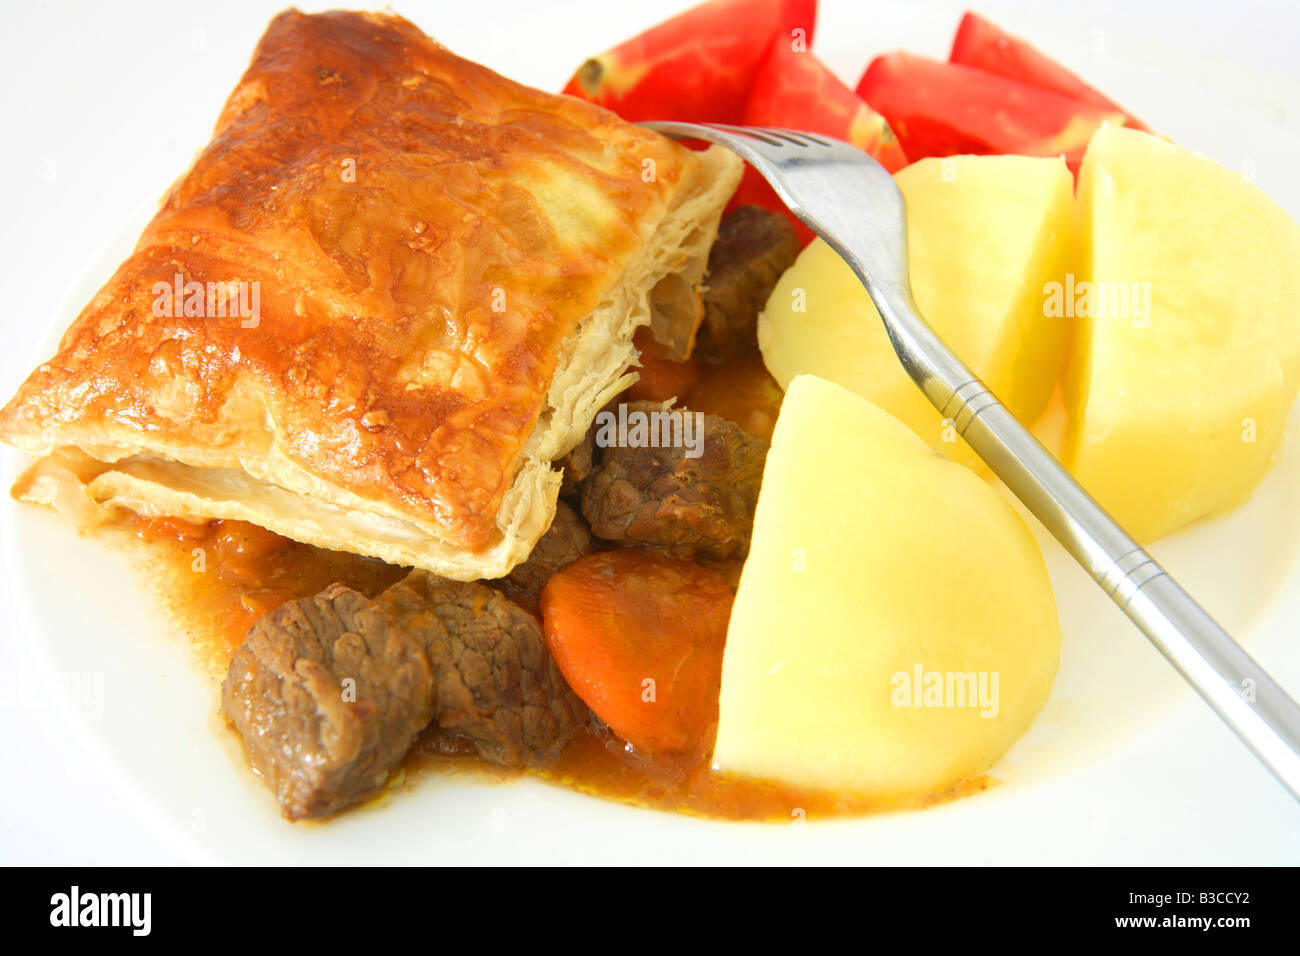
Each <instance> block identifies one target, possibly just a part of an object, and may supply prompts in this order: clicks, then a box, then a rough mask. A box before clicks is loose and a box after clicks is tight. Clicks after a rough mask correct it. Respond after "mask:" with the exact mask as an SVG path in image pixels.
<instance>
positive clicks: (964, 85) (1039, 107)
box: [857, 52, 1124, 173]
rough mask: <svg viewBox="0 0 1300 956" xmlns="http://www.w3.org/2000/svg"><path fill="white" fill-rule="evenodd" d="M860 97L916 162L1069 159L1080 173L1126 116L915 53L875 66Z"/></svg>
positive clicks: (865, 75) (877, 62) (892, 56)
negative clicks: (1101, 135) (1103, 133)
mask: <svg viewBox="0 0 1300 956" xmlns="http://www.w3.org/2000/svg"><path fill="white" fill-rule="evenodd" d="M857 91H858V95H859V96H861V97H862V98H863V99H864V100H866V101H867V102H868V103H870V104H871V106H872V107H873V108H874V109H876V110H877V111H878V112H880V113H881V114H882V115H883V116H884V117H885V119H887V120H888V121H889V125H890V126H891V127H892V128H893V130H894V132H895V133H897V134H898V138H899V141H900V142H901V143H902V145H903V152H905V153H906V154H907V155H908V157H909V158H910V159H912V160H914V161H915V160H917V159H921V158H923V157H926V156H953V155H956V154H959V153H975V154H990V153H1011V154H1017V155H1022V156H1061V155H1064V156H1065V161H1066V163H1067V164H1068V165H1069V167H1070V169H1071V170H1072V171H1073V172H1076V173H1077V172H1078V169H1079V164H1080V163H1081V162H1082V160H1083V152H1084V150H1085V149H1086V148H1087V146H1088V140H1090V139H1091V138H1092V134H1093V133H1094V132H1095V131H1096V130H1097V128H1098V127H1099V126H1101V125H1102V124H1103V123H1116V124H1119V123H1123V122H1124V114H1123V113H1121V112H1117V111H1114V110H1107V109H1103V108H1101V107H1097V106H1093V105H1090V104H1088V103H1080V102H1079V101H1078V100H1072V99H1070V98H1068V97H1065V96H1061V95H1060V94H1059V93H1052V92H1049V91H1047V90H1040V89H1037V88H1035V87H1032V86H1028V85H1026V84H1024V83H1017V82H1016V81H1014V80H1009V79H1007V78H1006V77H1003V76H997V75H996V74H993V73H986V72H984V71H983V70H976V69H972V68H971V67H968V66H961V65H959V64H956V63H945V62H943V61H941V60H931V59H929V58H927V57H922V56H914V55H913V54H910V53H903V52H897V53H888V54H885V55H884V56H878V57H876V58H875V59H874V60H872V61H871V64H870V65H869V66H868V67H867V69H866V72H865V73H863V74H862V79H861V80H859V82H858V88H857Z"/></svg>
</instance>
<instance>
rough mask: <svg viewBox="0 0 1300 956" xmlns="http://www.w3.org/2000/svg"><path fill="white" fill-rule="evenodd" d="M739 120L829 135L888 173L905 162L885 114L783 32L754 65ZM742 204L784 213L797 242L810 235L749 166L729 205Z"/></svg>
mask: <svg viewBox="0 0 1300 956" xmlns="http://www.w3.org/2000/svg"><path fill="white" fill-rule="evenodd" d="M743 124H744V125H745V126H777V127H781V128H784V129H799V130H804V131H806V132H809V133H822V134H824V135H826V136H833V137H834V138H836V139H841V140H844V141H845V142H847V143H852V144H853V145H854V146H856V147H858V148H859V149H861V150H862V151H863V152H865V153H869V154H870V155H872V156H874V157H875V158H876V159H877V160H878V161H879V162H880V164H881V165H882V166H884V167H885V168H886V169H887V170H889V171H890V172H891V173H892V172H896V171H897V170H899V169H902V168H903V167H904V166H906V165H907V156H906V155H904V153H903V148H902V146H901V145H900V144H899V142H898V138H897V137H896V136H895V135H894V133H893V130H891V129H890V128H889V124H888V123H886V122H885V118H884V117H883V116H881V115H880V114H879V113H877V112H876V111H875V110H873V109H872V108H871V107H870V106H868V105H867V103H866V102H865V101H864V100H863V99H862V98H861V97H860V96H858V95H857V94H856V93H854V92H853V91H852V90H851V89H849V88H848V87H847V86H846V85H845V84H844V83H842V82H840V80H839V78H838V77H836V76H835V74H834V73H832V72H831V71H830V70H829V69H828V68H827V67H826V65H825V64H823V63H822V62H821V60H819V59H817V57H816V56H814V55H813V54H812V53H809V52H807V50H806V48H805V49H803V50H802V51H801V50H799V49H796V48H795V47H794V45H793V44H791V43H789V42H787V41H786V40H785V38H783V37H777V38H776V39H774V40H773V41H772V43H771V45H770V46H769V47H768V50H767V53H766V54H765V55H764V57H763V60H762V62H761V63H760V64H759V67H758V71H757V72H756V73H755V75H754V82H753V85H752V86H751V87H750V91H749V100H748V102H747V103H746V104H745V113H744V118H743ZM745 204H752V205H758V206H762V207H763V208H764V209H770V210H771V211H773V212H780V213H785V214H786V215H787V216H789V218H790V221H791V222H792V223H794V227H795V231H796V232H797V233H798V234H799V243H800V245H805V246H806V245H807V244H808V243H810V242H811V241H812V240H813V231H812V230H811V229H809V228H808V227H807V226H805V225H804V224H803V223H802V222H800V221H799V220H798V219H797V218H796V217H795V216H793V215H791V214H790V213H789V212H788V211H787V210H786V207H785V203H783V202H782V201H781V199H780V197H779V196H777V194H776V190H774V189H773V188H772V187H771V186H769V185H768V183H767V180H765V179H764V178H763V177H762V176H760V175H759V174H758V173H757V172H755V171H754V170H753V169H752V168H750V167H746V168H745V176H744V179H742V180H741V183H740V188H739V189H737V190H736V195H735V197H734V198H733V199H732V201H731V205H730V206H729V207H728V208H735V207H736V206H740V205H745Z"/></svg>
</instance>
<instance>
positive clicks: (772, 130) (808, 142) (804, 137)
mask: <svg viewBox="0 0 1300 956" xmlns="http://www.w3.org/2000/svg"><path fill="white" fill-rule="evenodd" d="M756 128H757V129H759V130H761V131H762V132H763V133H764V134H766V135H768V136H773V137H776V138H777V139H780V140H782V141H784V142H787V143H791V144H793V145H795V146H801V147H807V146H831V145H833V144H832V143H831V142H830V141H829V140H826V139H823V138H822V137H820V136H816V135H814V134H812V133H807V132H804V131H803V130H798V129H778V128H776V127H772V126H762V127H756Z"/></svg>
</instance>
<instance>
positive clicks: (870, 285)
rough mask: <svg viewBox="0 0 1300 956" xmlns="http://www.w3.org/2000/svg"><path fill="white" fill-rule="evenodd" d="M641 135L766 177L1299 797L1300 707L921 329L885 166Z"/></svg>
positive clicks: (1024, 486)
mask: <svg viewBox="0 0 1300 956" xmlns="http://www.w3.org/2000/svg"><path fill="white" fill-rule="evenodd" d="M643 125H645V126H648V127H650V128H651V129H655V130H658V131H659V132H661V133H665V134H667V135H670V136H677V137H683V138H689V139H698V140H705V141H707V142H710V143H717V144H718V145H720V146H725V147H726V148H727V149H730V150H732V151H733V152H735V153H737V154H739V155H740V157H741V158H743V159H744V160H745V161H747V162H748V163H749V164H750V165H751V166H753V167H754V168H755V169H757V170H758V171H759V172H760V173H762V174H763V176H764V177H765V178H766V179H767V181H768V182H770V183H771V184H772V186H773V188H775V189H776V192H777V194H778V195H779V196H780V197H781V199H782V201H784V202H785V204H786V205H787V206H789V208H790V211H791V212H793V213H794V214H795V215H796V216H798V217H799V218H800V219H801V220H803V222H805V223H806V224H807V225H808V226H809V228H811V229H812V230H813V231H814V232H816V233H817V234H818V235H819V236H821V237H822V238H823V239H825V240H826V241H827V242H828V243H830V245H831V246H832V247H833V248H834V249H835V251H836V252H838V253H839V254H840V256H841V257H843V259H844V261H845V262H847V263H848V265H849V266H850V268H852V269H853V271H854V272H855V273H856V274H857V276H858V278H859V279H860V280H862V284H863V285H864V286H865V287H866V289H867V293H868V295H870V296H871V300H872V301H873V302H874V303H875V304H876V308H877V309H878V310H879V312H880V316H881V318H882V319H883V320H884V323H885V329H886V330H887V331H888V333H889V339H890V341H891V342H892V343H893V346H894V351H895V352H897V353H898V358H899V360H900V361H901V362H902V363H903V367H904V368H905V369H907V373H908V374H909V375H910V376H911V377H912V379H913V381H915V382H916V384H917V385H918V386H919V387H920V388H921V391H923V392H924V393H925V395H926V397H927V398H928V399H929V400H930V401H931V403H933V405H934V407H935V408H937V409H938V410H939V412H940V413H941V414H942V415H943V416H944V418H946V419H950V420H951V421H952V422H953V424H954V426H955V428H956V430H957V432H958V433H959V434H960V435H961V436H962V437H963V438H964V439H965V440H966V442H967V443H968V444H969V445H970V446H971V447H972V448H973V449H974V450H975V451H976V452H977V453H978V454H979V456H980V457H981V458H983V459H984V461H985V462H987V463H988V465H989V467H990V468H992V469H993V471H994V473H995V474H996V475H997V476H998V477H999V478H1001V479H1002V481H1003V482H1005V483H1006V485H1007V487H1008V488H1010V489H1011V491H1012V493H1014V494H1015V495H1016V496H1017V497H1018V498H1019V499H1020V500H1021V501H1022V502H1024V503H1025V505H1026V506H1027V507H1028V508H1029V510H1030V511H1032V512H1033V513H1034V515H1035V516H1037V518H1038V520H1039V521H1041V522H1042V523H1043V526H1044V527H1046V528H1047V530H1048V531H1050V532H1051V533H1052V534H1053V535H1055V536H1056V539H1057V540H1058V541H1060V542H1061V544H1063V545H1064V546H1065V548H1066V550H1068V551H1069V552H1070V554H1072V555H1073V556H1074V558H1075V560H1076V561H1078V562H1079V563H1080V564H1081V565H1083V566H1084V568H1086V569H1087V570H1088V573H1089V574H1091V575H1092V577H1093V578H1094V579H1095V580H1096V582H1097V583H1098V584H1099V585H1101V587H1102V589H1103V590H1105V591H1106V593H1107V594H1109V595H1110V596H1111V598H1112V599H1113V600H1114V601H1115V603H1116V604H1118V605H1119V607H1120V609H1121V610H1123V611H1124V613H1125V614H1127V615H1128V616H1129V618H1131V619H1132V621H1133V623H1135V624H1136V625H1137V626H1138V627H1139V628H1140V629H1141V630H1142V632H1143V633H1144V634H1146V636H1147V637H1148V638H1149V639H1150V641H1151V643H1152V644H1154V645H1155V646H1156V647H1157V648H1158V649H1159V651H1160V653H1162V654H1164V656H1165V657H1166V658H1167V659H1168V660H1169V662H1170V663H1171V664H1173V665H1174V667H1176V668H1177V669H1178V671H1179V672H1180V673H1181V674H1182V675H1183V677H1185V678H1186V679H1187V681H1188V683H1190V684H1191V685H1192V686H1193V687H1194V688H1196V690H1197V691H1198V692H1199V693H1200V695H1201V696H1202V697H1203V698H1205V700H1206V702H1207V703H1208V704H1209V705H1210V706H1211V707H1213V708H1214V710H1215V711H1216V712H1217V713H1218V715H1219V716H1220V717H1221V718H1223V720H1224V722H1225V723H1227V724H1228V726H1229V727H1231V728H1232V729H1233V730H1234V731H1236V733H1237V735H1238V736H1239V737H1240V738H1241V739H1242V740H1243V741H1245V743H1246V744H1247V746H1249V747H1250V749H1251V750H1253V751H1254V752H1255V754H1256V755H1257V756H1258V757H1259V759H1260V760H1261V761H1263V763H1264V764H1265V765H1266V766H1267V767H1268V768H1269V769H1270V770H1272V771H1273V773H1274V774H1276V776H1277V778H1278V779H1279V780H1281V781H1282V783H1283V784H1284V785H1285V786H1286V787H1287V789H1289V790H1290V791H1291V793H1292V795H1293V796H1295V797H1296V798H1297V799H1300V707H1297V706H1296V703H1295V701H1293V700H1292V699H1291V698H1290V697H1288V696H1287V694H1286V692H1285V691H1284V690H1283V689H1282V688H1281V687H1280V686H1279V685H1278V684H1277V683H1276V682H1275V681H1274V680H1273V679H1272V678H1271V677H1269V675H1268V674H1267V673H1266V672H1265V671H1264V669H1263V668H1262V667H1260V666H1259V664H1257V663H1256V662H1255V661H1254V660H1253V659H1252V658H1251V657H1250V655H1249V654H1247V653H1246V652H1245V651H1244V650H1242V649H1241V646H1240V645H1238V644H1237V643H1236V641H1234V640H1233V639H1232V637H1231V636H1230V635H1229V634H1228V632H1227V631H1225V630H1224V629H1223V628H1222V627H1220V626H1219V624H1218V623H1217V622H1216V621H1215V620H1214V618H1212V617H1211V616H1210V615H1209V614H1208V613H1206V611H1205V610H1204V609H1203V608H1202V607H1201V606H1200V605H1199V604H1197V603H1196V601H1194V600H1193V599H1192V598H1191V596H1190V595H1188V594H1187V592H1186V591H1184V590H1183V589H1182V588H1181V587H1179V585H1178V583H1177V582H1176V581H1175V580H1174V579H1173V578H1172V577H1171V576H1170V575H1169V574H1168V572H1166V571H1165V569H1164V568H1162V567H1161V566H1160V565H1159V564H1157V563H1156V561H1155V559H1154V558H1152V557H1151V555H1149V554H1147V552H1146V551H1145V550H1143V549H1142V548H1141V547H1139V546H1138V543H1137V542H1136V541H1134V540H1133V539H1132V538H1131V537H1129V536H1128V534H1127V533H1125V531H1124V530H1123V529H1122V528H1121V527H1120V526H1119V525H1118V524H1116V523H1115V520H1114V519H1113V518H1111V516H1110V515H1109V514H1107V513H1106V511H1105V510H1104V509H1102V507H1101V506H1100V505H1098V504H1097V502H1096V501H1094V500H1093V499H1092V497H1091V496H1090V495H1089V494H1088V493H1087V492H1086V491H1084V490H1083V488H1082V487H1080V486H1079V484H1078V482H1076V481H1075V480H1074V479H1073V478H1071V477H1070V475H1069V474H1068V473H1067V472H1066V471H1065V469H1064V468H1062V467H1061V466H1060V465H1059V464H1058V463H1057V461H1056V459H1054V458H1053V457H1052V456H1051V455H1050V454H1049V453H1048V452H1047V450H1046V449H1044V448H1043V446H1042V445H1040V444H1039V443H1038V441H1037V439H1035V438H1034V437H1033V435H1031V434H1030V433H1029V431H1028V430H1027V429H1026V428H1025V427H1024V426H1023V425H1021V424H1020V422H1019V421H1017V420H1016V418H1015V416H1014V415H1012V414H1011V413H1010V412H1009V411H1008V410H1007V409H1006V407H1005V406H1003V404H1002V403H1001V402H1000V401H998V399H997V396H995V395H994V394H993V393H992V392H990V391H989V389H988V388H987V387H986V386H985V385H984V383H983V382H981V381H980V380H979V379H978V378H976V376H975V375H974V374H973V373H972V372H971V371H970V369H968V368H967V367H966V366H965V365H964V364H963V363H962V362H961V361H960V360H959V359H958V358H957V357H956V356H955V355H953V353H952V352H951V351H950V350H949V349H948V347H947V346H946V345H944V344H943V342H942V341H941V340H940V339H939V337H938V336H937V335H935V333H934V331H933V330H932V329H931V328H930V326H929V325H927V324H926V322H925V320H924V319H923V318H922V317H921V315H920V312H919V311H918V309H917V307H916V303H915V302H914V301H912V288H911V284H910V281H909V279H908V268H907V266H908V262H907V216H906V206H905V205H904V202H903V196H902V194H901V193H900V192H899V191H898V187H897V186H895V185H894V179H893V177H892V176H890V174H889V173H888V172H887V171H886V170H885V169H884V167H882V166H881V165H880V164H879V163H877V162H876V161H875V160H874V159H872V158H871V157H870V156H868V155H867V154H866V153H864V152H862V151H861V150H859V149H857V148H856V147H854V146H850V145H849V144H848V143H843V142H840V141H838V140H834V139H830V138H829V137H825V136H816V135H812V134H809V133H801V132H797V131H794V130H782V129H765V128H745V127H738V126H723V125H712V124H710V125H697V124H693V123H645V124H643Z"/></svg>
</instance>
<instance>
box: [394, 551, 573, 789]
mask: <svg viewBox="0 0 1300 956" xmlns="http://www.w3.org/2000/svg"><path fill="white" fill-rule="evenodd" d="M393 592H397V593H396V595H395V598H396V599H395V601H394V604H395V606H396V607H397V608H398V609H400V611H401V612H402V613H405V614H409V615H410V616H411V617H412V618H422V619H424V620H426V621H427V625H426V626H427V629H426V630H423V631H422V635H421V637H422V640H423V641H424V644H425V647H426V651H427V653H428V657H429V664H430V665H431V667H432V669H433V678H434V690H433V702H434V703H433V706H434V720H435V721H436V722H437V724H438V726H439V727H440V728H442V729H443V730H444V731H447V732H449V733H453V734H458V735H460V736H462V737H467V738H469V739H470V740H472V741H474V744H475V746H476V747H477V749H478V754H479V756H480V757H482V758H483V759H484V760H487V761H490V762H491V763H495V764H500V765H502V766H506V767H530V766H544V765H546V764H548V763H550V762H551V761H552V760H554V759H555V758H556V757H558V756H559V755H560V750H561V749H562V748H563V746H564V744H565V743H567V742H568V740H569V738H570V737H572V736H573V733H574V731H575V730H577V729H578V727H580V726H584V725H585V724H586V722H587V719H588V717H589V712H588V710H587V706H586V705H585V704H584V703H583V702H582V701H581V700H580V699H579V698H578V696H577V695H576V694H574V693H573V691H572V690H570V689H569V685H568V684H567V683H565V681H564V677H563V676H562V675H561V674H560V669H559V667H557V666H556V664H555V661H554V659H552V657H551V655H550V652H549V651H547V649H546V639H545V638H544V637H543V636H542V629H541V626H540V625H539V624H538V623H537V619H536V618H534V617H533V616H532V615H531V614H529V613H528V612H527V611H525V610H523V609H522V608H520V607H519V606H518V605H517V604H515V603H514V602H513V601H511V600H510V599H509V598H507V597H505V596H504V595H503V594H501V593H499V592H497V591H495V590H493V589H492V588H489V587H486V586H485V585H483V584H479V583H478V582H469V583H464V582H459V581H448V580H446V579H445V578H439V577H436V576H434V575H432V574H427V573H424V572H418V571H417V572H415V573H413V574H411V575H410V577H408V578H407V579H406V580H405V581H403V582H402V583H401V584H399V585H397V586H396V587H394V588H392V589H391V590H390V591H389V592H387V593H386V594H385V596H388V594H391V593H393Z"/></svg>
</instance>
